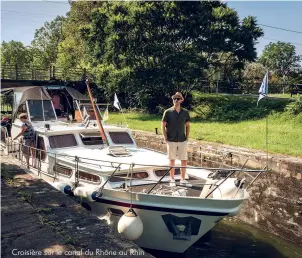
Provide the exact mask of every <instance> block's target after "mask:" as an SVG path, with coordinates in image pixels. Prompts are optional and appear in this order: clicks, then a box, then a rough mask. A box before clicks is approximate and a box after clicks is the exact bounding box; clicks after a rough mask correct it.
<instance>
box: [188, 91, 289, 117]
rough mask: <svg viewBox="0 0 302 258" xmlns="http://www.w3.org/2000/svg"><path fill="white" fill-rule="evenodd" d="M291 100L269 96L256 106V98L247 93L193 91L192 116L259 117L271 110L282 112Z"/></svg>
mask: <svg viewBox="0 0 302 258" xmlns="http://www.w3.org/2000/svg"><path fill="white" fill-rule="evenodd" d="M291 101H293V100H291V99H274V98H269V99H268V100H267V101H266V100H262V101H260V102H259V106H257V98H255V97H253V96H249V95H246V96H245V95H243V96H233V95H223V94H218V95H216V94H201V93H199V92H194V93H193V106H194V109H193V112H194V113H193V117H194V119H195V120H197V121H201V120H208V121H243V120H249V119H259V118H263V117H265V116H266V115H268V114H270V113H273V112H283V111H284V110H285V108H286V106H287V105H288V104H289V103H290V102H291Z"/></svg>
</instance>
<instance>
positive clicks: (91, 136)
mask: <svg viewBox="0 0 302 258" xmlns="http://www.w3.org/2000/svg"><path fill="white" fill-rule="evenodd" d="M80 137H81V140H82V142H83V144H84V145H99V144H103V140H102V137H101V135H100V133H99V132H98V133H80Z"/></svg>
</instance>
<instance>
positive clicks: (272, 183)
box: [133, 131, 302, 245]
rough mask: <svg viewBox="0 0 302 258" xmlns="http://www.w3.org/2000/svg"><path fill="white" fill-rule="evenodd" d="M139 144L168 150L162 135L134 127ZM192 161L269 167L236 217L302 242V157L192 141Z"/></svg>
mask: <svg viewBox="0 0 302 258" xmlns="http://www.w3.org/2000/svg"><path fill="white" fill-rule="evenodd" d="M133 136H134V138H135V140H136V143H137V145H138V146H140V147H146V148H151V149H155V150H158V151H162V152H166V145H165V144H164V143H163V138H162V136H161V135H156V134H154V133H148V132H142V131H133ZM188 157H189V164H190V165H197V166H202V167H217V168H218V167H231V166H235V167H241V166H243V165H244V164H245V166H244V167H245V168H252V169H262V168H264V167H266V165H268V168H269V171H267V172H264V173H262V174H261V175H260V176H259V178H258V179H257V180H256V181H255V182H254V184H253V185H252V186H251V187H250V188H249V189H248V191H249V193H250V199H249V200H248V201H246V202H244V204H243V205H242V210H241V212H240V213H239V214H238V215H237V218H238V219H240V220H242V221H244V222H247V223H249V224H252V225H254V226H257V227H259V228H261V229H263V230H266V231H269V232H270V233H273V234H276V235H278V236H281V237H283V238H286V239H288V240H291V241H293V242H296V243H298V244H300V245H302V194H301V191H302V179H301V178H302V159H301V158H296V157H290V156H286V155H278V154H276V155H273V154H268V155H267V154H266V153H264V152H261V151H258V150H252V149H247V148H241V147H234V146H229V145H222V144H217V143H209V142H201V141H190V142H189V143H188Z"/></svg>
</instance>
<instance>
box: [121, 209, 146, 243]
mask: <svg viewBox="0 0 302 258" xmlns="http://www.w3.org/2000/svg"><path fill="white" fill-rule="evenodd" d="M117 229H118V232H119V233H120V234H122V235H123V236H124V237H125V238H127V239H129V240H136V239H138V238H139V237H140V236H141V234H142V233H143V229H144V226H143V222H142V220H141V218H140V217H139V216H138V215H137V214H136V213H135V211H134V210H133V209H129V211H128V212H127V213H125V214H124V215H123V216H122V217H121V218H120V220H119V222H118V225H117Z"/></svg>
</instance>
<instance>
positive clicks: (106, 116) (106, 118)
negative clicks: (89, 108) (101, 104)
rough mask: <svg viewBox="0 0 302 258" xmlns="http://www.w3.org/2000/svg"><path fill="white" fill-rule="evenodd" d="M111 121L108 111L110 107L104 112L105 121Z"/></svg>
mask: <svg viewBox="0 0 302 258" xmlns="http://www.w3.org/2000/svg"><path fill="white" fill-rule="evenodd" d="M108 119H109V111H108V106H107V108H106V110H105V112H104V116H103V121H106V120H108Z"/></svg>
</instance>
